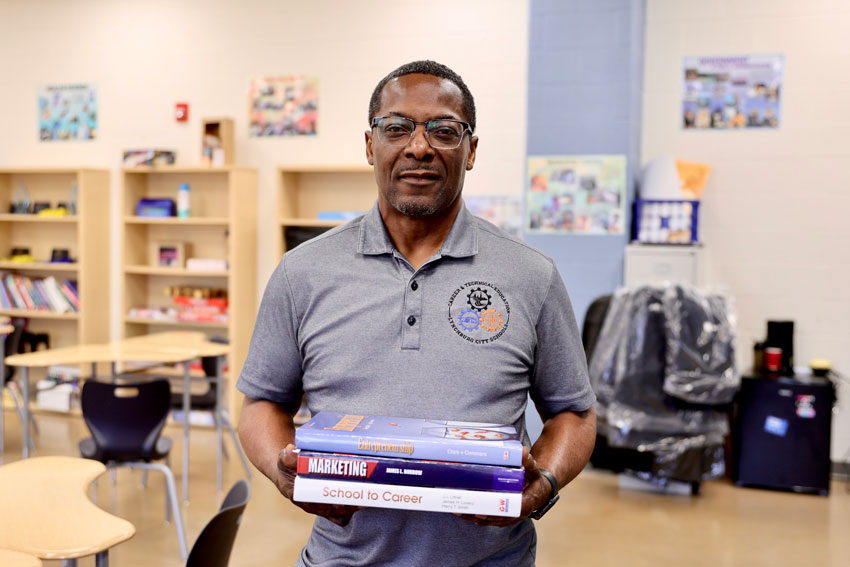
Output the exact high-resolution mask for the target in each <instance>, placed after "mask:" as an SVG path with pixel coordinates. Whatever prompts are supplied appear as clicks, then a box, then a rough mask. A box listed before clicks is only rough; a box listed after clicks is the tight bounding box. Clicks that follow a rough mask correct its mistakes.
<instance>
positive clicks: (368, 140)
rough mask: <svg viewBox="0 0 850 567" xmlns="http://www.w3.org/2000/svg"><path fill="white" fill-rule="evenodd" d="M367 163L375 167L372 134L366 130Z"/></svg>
mask: <svg viewBox="0 0 850 567" xmlns="http://www.w3.org/2000/svg"><path fill="white" fill-rule="evenodd" d="M366 161H368V162H369V165H375V159H374V156H373V155H372V132H370V131H369V130H366Z"/></svg>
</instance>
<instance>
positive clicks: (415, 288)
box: [410, 280, 419, 291]
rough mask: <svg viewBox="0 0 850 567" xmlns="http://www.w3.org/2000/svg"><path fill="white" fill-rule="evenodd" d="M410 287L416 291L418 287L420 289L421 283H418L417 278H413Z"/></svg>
mask: <svg viewBox="0 0 850 567" xmlns="http://www.w3.org/2000/svg"><path fill="white" fill-rule="evenodd" d="M410 289H412V290H413V291H416V290H417V289H419V284H418V283H416V280H413V281H412V282H410Z"/></svg>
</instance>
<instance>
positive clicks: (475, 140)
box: [370, 136, 478, 171]
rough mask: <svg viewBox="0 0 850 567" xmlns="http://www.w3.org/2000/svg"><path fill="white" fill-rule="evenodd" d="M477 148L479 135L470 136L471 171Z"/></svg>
mask: <svg viewBox="0 0 850 567" xmlns="http://www.w3.org/2000/svg"><path fill="white" fill-rule="evenodd" d="M477 149H478V136H471V137H470V138H469V155H468V156H466V171H469V170H470V169H472V166H473V165H475V152H476V150H477ZM370 163H371V162H370Z"/></svg>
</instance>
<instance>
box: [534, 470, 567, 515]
mask: <svg viewBox="0 0 850 567" xmlns="http://www.w3.org/2000/svg"><path fill="white" fill-rule="evenodd" d="M537 470H539V471H540V476H542V477H543V478H545V479H546V480H548V481H549V484H551V485H552V496H550V497H549V500H548V501H547V502H546V504H544V505H543V506H541V507H540V508H538V509H537V510H535V511H534V512H532V513H531V514H530V515H529V517H530V518H534V519H535V520H539V519H540V518H542V517H543V515H544V514H545V513H546V512H548V511H549V508H551V507H552V506H554V505H555V502H557V501H558V498H560V496H558V479H556V478H555V475H553V474H552V473H550V472H549V471H547V470H546V469H537Z"/></svg>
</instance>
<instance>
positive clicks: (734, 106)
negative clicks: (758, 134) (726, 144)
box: [682, 55, 784, 130]
mask: <svg viewBox="0 0 850 567" xmlns="http://www.w3.org/2000/svg"><path fill="white" fill-rule="evenodd" d="M783 59H784V58H783V56H782V55H737V56H728V57H725V56H724V57H686V58H685V59H684V62H683V64H682V67H683V83H682V127H683V128H687V129H696V130H729V129H733V130H734V129H741V128H778V127H779V119H780V113H779V96H780V91H781V89H782V71H783V67H784V65H783Z"/></svg>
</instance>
